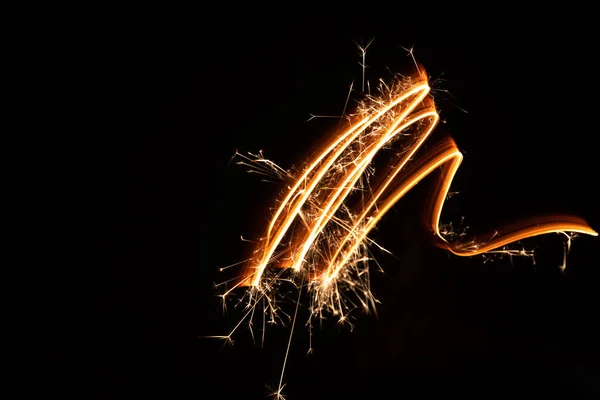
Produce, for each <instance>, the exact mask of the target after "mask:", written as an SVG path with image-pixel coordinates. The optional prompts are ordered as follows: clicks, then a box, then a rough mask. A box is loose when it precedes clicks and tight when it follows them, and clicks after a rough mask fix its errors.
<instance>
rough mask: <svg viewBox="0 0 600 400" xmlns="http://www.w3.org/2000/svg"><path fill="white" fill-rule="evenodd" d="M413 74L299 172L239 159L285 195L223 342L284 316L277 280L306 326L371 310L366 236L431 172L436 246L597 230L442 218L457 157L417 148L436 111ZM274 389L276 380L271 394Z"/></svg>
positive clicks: (462, 249)
mask: <svg viewBox="0 0 600 400" xmlns="http://www.w3.org/2000/svg"><path fill="white" fill-rule="evenodd" d="M363 61H364V60H363ZM417 70H418V72H417V73H416V74H415V75H414V76H412V77H402V78H398V79H396V80H395V81H394V82H393V83H391V84H389V85H388V84H386V83H385V82H383V81H381V82H380V94H379V95H378V96H370V95H369V96H366V99H365V100H363V101H362V102H361V103H360V105H359V107H358V110H357V111H356V112H355V113H354V114H353V115H350V116H349V117H348V120H349V122H350V123H349V125H348V126H347V127H346V128H345V130H342V131H341V133H339V134H337V135H335V136H334V137H333V138H332V139H331V140H330V141H329V142H328V143H326V144H325V145H323V146H321V147H320V148H319V149H318V150H317V151H316V152H315V154H314V156H313V157H312V159H311V160H310V161H309V162H308V163H307V164H306V165H305V166H304V168H303V169H302V170H301V171H300V172H293V171H292V172H290V171H286V170H284V169H282V168H280V167H278V166H277V165H275V164H274V163H273V162H271V161H269V160H267V159H265V158H264V157H263V156H262V154H258V155H256V156H254V157H248V156H241V157H242V161H241V162H240V163H241V164H246V165H250V166H252V167H253V168H254V172H258V173H262V174H267V175H275V176H277V177H278V178H281V179H283V180H284V182H286V184H287V185H286V186H287V191H286V192H284V193H283V195H282V196H281V198H280V199H279V200H278V202H277V204H276V207H275V208H274V209H273V214H272V216H271V217H270V220H269V222H268V224H267V226H266V229H265V231H264V235H263V236H262V237H261V238H260V239H259V240H257V241H256V248H255V250H254V252H253V253H252V255H251V257H250V258H249V259H248V260H247V261H246V262H245V264H246V267H245V272H244V274H243V275H242V277H241V278H240V279H239V280H238V281H237V283H235V284H234V285H233V287H231V288H229V289H228V290H227V291H225V293H224V294H223V295H222V297H223V300H225V297H226V296H228V295H229V294H230V293H231V292H232V291H233V290H235V289H236V288H240V287H245V288H246V289H247V290H246V291H245V294H244V297H243V298H242V300H245V301H246V303H245V305H246V308H247V312H246V313H245V315H244V317H243V318H242V321H240V323H238V324H237V325H236V326H235V328H234V329H233V331H231V333H230V334H229V335H227V336H221V338H225V339H228V340H231V335H232V334H233V332H234V331H235V330H236V329H237V328H238V327H239V326H240V325H241V323H242V322H243V321H244V320H246V321H248V323H249V326H250V328H252V321H253V320H254V316H255V309H256V308H257V306H259V305H262V306H264V311H263V312H259V313H257V314H260V315H262V319H263V322H262V323H263V340H264V325H265V320H266V319H267V318H268V320H269V321H268V322H277V321H278V320H282V318H288V319H289V320H291V319H292V317H290V316H288V315H287V314H284V313H283V312H282V311H281V308H280V307H279V306H278V299H277V296H276V294H277V288H278V287H279V286H280V285H281V284H282V283H283V282H291V283H292V284H294V285H295V286H296V287H298V288H299V289H301V288H302V290H303V291H304V293H307V294H308V295H309V297H310V301H309V306H308V308H309V311H310V317H309V321H308V324H307V325H309V327H310V326H312V325H311V320H312V319H313V318H319V319H321V318H325V315H326V314H329V315H334V316H337V318H338V321H339V322H347V317H348V314H349V312H350V311H352V310H353V309H356V308H361V309H363V310H365V311H367V312H368V311H369V310H374V308H375V303H376V300H375V299H374V297H373V295H372V294H371V292H370V289H369V267H368V262H369V261H371V260H372V257H371V256H370V252H369V249H370V247H371V245H376V243H374V242H373V241H372V240H371V239H369V238H368V235H369V233H370V232H371V231H372V230H373V229H374V228H375V226H376V225H377V223H378V222H379V221H381V219H382V218H383V216H384V215H385V214H386V212H387V211H389V210H390V209H391V208H392V207H393V206H394V204H396V203H397V202H398V201H399V200H400V199H401V198H402V197H403V196H404V195H405V194H406V193H408V192H409V191H410V190H411V189H412V188H413V187H414V186H415V185H417V184H418V183H419V182H421V181H422V180H423V179H424V178H425V177H427V176H429V175H430V174H431V173H433V172H434V171H439V172H440V174H439V179H438V180H437V181H436V183H435V185H436V186H435V189H436V190H435V192H434V193H435V195H434V196H432V197H431V198H430V199H427V200H428V203H429V206H428V208H427V209H426V214H427V215H426V219H425V223H426V227H427V229H428V230H429V231H430V232H431V236H432V238H433V239H434V241H435V244H436V245H437V246H439V247H441V248H443V249H446V250H447V251H449V252H451V253H453V254H455V255H457V256H461V257H466V256H475V255H480V254H490V253H492V254H493V253H500V254H511V255H519V254H521V255H528V254H530V253H528V252H526V251H524V250H515V249H510V248H507V247H506V246H507V245H510V244H512V243H515V242H517V241H519V240H522V239H526V238H531V237H534V236H538V235H544V234H550V233H561V234H565V235H567V237H568V238H569V240H570V238H571V237H572V236H571V235H574V234H586V235H593V236H597V232H596V231H594V230H593V229H592V228H591V227H590V226H589V225H588V224H587V223H586V222H585V221H584V220H583V219H580V218H578V217H574V216H568V215H557V216H552V217H544V218H536V219H532V220H531V221H526V222H522V223H520V224H518V225H514V226H507V227H505V228H502V229H498V230H496V231H493V232H491V233H490V234H487V235H479V236H477V237H474V238H472V239H470V240H464V239H463V237H464V236H463V235H457V234H456V232H454V231H453V230H452V229H451V228H450V226H449V225H443V224H441V222H440V218H441V213H442V210H443V207H444V201H445V199H446V198H447V197H448V193H449V189H450V185H451V183H452V181H453V178H454V176H455V174H456V172H457V170H458V168H459V166H460V164H461V161H462V159H463V156H462V154H461V152H460V151H459V149H458V147H457V146H456V144H455V143H454V141H453V140H452V139H451V138H444V139H442V140H440V141H438V142H437V143H435V144H434V145H433V146H431V147H429V148H424V146H423V144H424V143H425V142H426V141H427V139H428V138H430V136H431V134H432V132H433V131H434V129H435V127H436V125H437V123H438V122H439V120H440V117H439V114H438V112H437V110H436V107H435V104H434V101H433V98H432V97H431V95H430V90H431V89H430V86H429V83H428V79H427V76H426V74H425V72H424V70H423V69H422V68H421V67H417ZM384 152H387V153H388V154H387V158H386V163H385V165H383V166H380V165H378V164H377V161H378V159H377V157H376V156H378V155H379V154H381V153H384ZM375 165H377V167H375ZM376 170H377V173H376ZM569 243H570V242H569ZM286 271H287V272H286ZM284 272H285V273H284ZM242 300H240V301H242ZM297 311H298V310H297V308H296V312H297ZM282 313H283V316H282ZM295 315H296V313H294V318H293V325H294V323H295ZM293 325H292V326H293ZM292 329H293V328H292ZM251 332H252V329H251ZM253 335H254V334H253ZM288 350H289V349H288ZM286 354H287V353H286ZM286 361H287V355H286ZM284 365H285V362H284ZM282 377H283V372H282ZM281 389H282V382H280V385H279V389H278V391H277V393H276V394H277V395H278V396H280V395H281Z"/></svg>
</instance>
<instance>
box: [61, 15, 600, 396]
mask: <svg viewBox="0 0 600 400" xmlns="http://www.w3.org/2000/svg"><path fill="white" fill-rule="evenodd" d="M367 6H369V5H368V4H364V5H362V6H361V7H359V8H357V9H356V10H350V11H345V12H342V11H339V12H333V13H324V12H318V11H313V10H311V9H309V7H308V6H302V7H301V10H300V9H295V10H290V11H288V12H279V13H274V14H272V15H271V14H270V13H271V12H273V10H269V9H267V8H265V9H264V10H257V9H254V10H247V11H241V10H237V11H236V12H235V15H232V11H233V10H228V11H227V12H225V11H224V10H219V11H217V10H202V11H198V12H194V13H191V12H189V13H188V12H183V11H181V12H180V13H175V14H171V13H169V14H168V15H167V14H166V13H165V14H163V13H161V12H160V10H159V12H153V13H150V14H145V13H143V12H141V11H139V12H138V11H136V12H132V13H129V12H128V13H127V14H126V15H124V14H122V13H121V12H120V11H115V12H114V15H113V14H112V13H111V14H110V16H108V17H106V18H96V17H94V16H90V17H89V18H82V19H81V20H80V21H79V22H78V23H76V24H75V26H72V25H69V27H68V28H67V27H66V26H57V27H56V30H57V31H60V32H61V38H62V39H61V40H59V41H57V42H56V43H55V51H54V53H53V54H54V56H55V57H56V58H55V59H56V66H57V67H58V69H59V70H60V72H61V74H60V76H61V80H59V82H58V83H56V85H57V87H59V86H60V87H61V88H62V89H61V90H63V91H64V92H65V93H66V94H67V96H66V97H68V98H69V102H68V107H65V109H64V111H63V114H60V115H59V117H64V118H65V120H67V119H68V121H69V122H68V124H67V125H68V126H69V127H72V128H74V129H73V130H72V132H73V133H74V134H73V135H67V134H66V133H67V132H71V131H70V130H68V129H65V135H64V136H61V135H59V136H58V138H57V143H58V144H59V145H60V148H61V150H63V151H64V154H65V155H66V157H57V160H56V165H58V166H59V167H60V168H61V169H60V171H61V176H62V177H64V178H67V179H64V182H65V184H64V186H60V185H59V184H57V185H56V187H55V190H56V191H57V192H56V193H58V194H62V193H68V196H65V200H64V201H62V202H61V206H62V207H64V213H63V214H62V215H68V216H72V217H73V218H64V219H61V221H62V223H63V225H64V226H65V227H66V228H67V229H66V231H67V232H68V235H69V236H68V240H66V241H65V242H66V243H67V244H68V249H69V251H68V252H67V251H65V255H64V256H63V257H62V258H61V269H60V270H59V273H58V274H57V275H56V276H57V278H58V279H57V281H58V286H56V292H55V293H56V294H55V296H54V298H53V300H56V304H55V303H52V304H53V305H55V307H53V310H54V311H53V312H54V315H53V319H52V321H53V324H54V325H53V326H54V327H55V328H54V331H55V332H57V335H56V339H55V342H54V343H53V345H52V348H53V349H55V350H56V352H55V353H56V354H55V355H56V356H57V360H56V362H53V363H52V367H51V369H52V372H53V376H56V379H55V380H54V383H55V386H54V387H56V388H57V390H58V391H59V392H58V393H61V394H63V395H67V394H69V395H70V394H73V395H75V396H76V397H78V398H120V397H128V398H131V397H133V398H137V397H140V398H141V397H160V398H207V399H212V398H215V399H219V398H228V399H229V398H231V399H234V398H236V399H237V398H240V399H241V398H244V399H249V398H264V396H265V395H267V394H268V393H269V390H268V389H266V385H268V386H270V387H271V388H275V387H277V383H278V380H279V373H280V371H281V363H282V361H283V355H284V351H285V345H286V342H287V339H288V336H287V335H288V334H289V329H288V328H284V327H273V328H272V329H271V330H270V331H268V332H267V341H266V344H265V347H264V348H261V347H260V346H259V345H254V344H252V342H251V339H250V335H249V333H248V331H247V330H245V329H240V330H239V331H237V332H236V334H235V336H234V340H235V344H234V346H233V347H223V346H222V343H221V342H218V341H215V340H209V339H199V338H198V336H203V335H220V334H226V333H227V332H228V330H229V329H231V328H232V327H233V326H234V325H235V323H237V321H238V319H239V317H240V316H241V314H240V313H239V312H238V311H236V310H235V309H233V308H232V307H231V305H230V312H228V313H227V314H226V315H223V312H222V310H221V306H220V303H219V299H218V298H217V297H216V295H217V294H218V291H216V290H215V289H214V287H213V284H214V283H217V282H220V281H222V280H223V279H224V278H226V276H222V274H221V275H220V274H218V273H217V268H218V267H219V266H225V265H229V264H232V263H235V262H237V261H240V260H242V259H244V257H245V254H246V252H247V251H249V250H250V247H248V246H247V244H246V243H242V242H241V241H240V235H243V236H244V237H248V238H253V237H255V236H256V235H258V234H259V233H260V230H261V229H262V228H261V227H262V226H263V224H264V222H265V218H266V217H265V214H264V210H265V208H266V207H268V206H269V205H270V203H269V202H270V201H272V199H273V196H274V195H276V194H277V192H278V189H279V187H278V186H277V185H273V184H267V183H263V182H260V181H259V179H257V178H256V177H255V176H252V175H248V174H247V173H246V172H245V170H244V169H243V168H242V167H238V166H235V165H234V164H231V163H229V160H230V158H231V157H232V156H233V155H234V153H235V151H236V149H239V150H240V151H251V152H256V151H258V150H263V151H264V153H265V155H266V156H267V157H268V158H270V159H272V160H274V161H275V162H277V163H278V164H279V165H281V166H283V167H284V168H289V167H291V166H292V165H298V163H300V162H301V161H302V160H303V155H304V154H305V153H306V152H307V151H308V150H310V149H311V143H313V142H314V141H316V140H319V139H320V138H322V137H323V135H326V134H327V133H329V132H331V130H332V128H333V127H335V123H336V121H333V122H332V121H331V120H323V119H319V120H313V121H310V122H306V121H307V119H308V118H309V115H310V114H311V113H313V114H322V115H338V114H340V113H341V110H342V108H343V106H344V102H345V99H346V96H347V92H348V87H349V85H350V83H351V82H352V81H353V80H354V81H355V85H354V88H355V91H354V93H353V97H354V98H355V99H356V98H360V90H359V89H360V83H361V67H360V66H359V64H358V62H359V61H360V56H359V52H358V51H357V47H356V43H361V42H362V43H366V42H368V41H369V40H371V39H373V38H374V41H373V43H372V45H371V47H370V48H369V51H368V53H367V64H368V66H369V68H368V69H367V78H368V79H369V80H370V81H371V82H375V81H376V80H377V79H378V78H380V77H381V78H383V79H389V78H390V77H391V73H390V72H389V71H392V72H394V73H409V72H411V68H412V60H411V59H410V57H407V55H406V51H405V50H403V49H402V47H411V46H414V54H415V56H416V58H417V60H418V61H419V62H420V63H422V65H424V66H425V68H426V69H427V71H428V73H429V75H430V77H431V79H432V81H434V80H435V81H437V82H438V83H437V84H436V85H435V87H436V88H437V89H440V90H436V91H434V92H433V95H434V97H435V99H436V104H437V106H438V108H439V110H440V113H441V116H442V119H443V120H444V121H445V123H441V124H440V130H444V131H446V132H448V133H449V134H450V135H452V137H454V139H455V140H456V142H457V144H458V146H459V148H460V149H461V150H462V151H463V153H464V155H465V159H464V161H463V164H462V166H461V168H460V170H459V173H458V175H457V177H456V179H455V181H454V184H453V189H455V190H457V191H459V192H460V194H459V195H458V196H457V197H454V198H453V199H452V200H451V201H449V203H448V207H447V209H446V213H445V215H444V220H453V221H458V220H460V218H461V216H465V218H466V222H467V224H468V225H471V226H473V228H478V227H487V226H491V227H493V226H494V224H496V223H503V222H505V221H507V220H509V219H511V218H518V217H520V216H527V215H538V214H544V213H548V212H564V213H571V214H574V215H578V216H581V217H583V218H585V219H586V220H587V221H588V222H589V223H590V225H591V226H592V227H594V228H595V229H596V230H598V229H599V228H600V215H599V214H598V211H597V204H598V202H597V195H596V192H595V182H596V181H597V179H598V178H597V177H598V163H597V147H596V144H595V143H596V135H597V132H598V125H597V122H596V115H595V114H596V108H597V107H596V104H597V97H596V93H597V89H598V83H597V81H596V76H595V74H596V71H597V62H596V61H595V60H594V54H593V53H594V52H593V51H592V50H591V49H592V40H591V25H590V24H591V23H592V22H593V21H587V20H586V19H585V18H583V17H582V15H583V14H585V11H584V10H574V11H571V12H570V13H568V12H566V11H564V10H557V11H551V10H546V13H545V14H544V16H542V15H531V16H524V15H521V14H518V13H512V12H505V13H500V11H499V10H495V9H493V8H490V10H489V11H486V12H483V11H477V10H471V11H470V12H471V13H473V17H472V18H469V19H467V18H464V17H463V18H459V19H454V17H452V16H451V14H449V15H443V13H441V12H440V13H439V14H440V15H439V16H438V17H434V16H433V15H432V12H431V10H416V11H415V10H405V9H402V8H400V7H398V6H397V7H394V8H386V7H383V6H378V7H373V10H372V12H366V11H365V12H363V11H362V7H365V8H366V7H367ZM225 8H227V7H225ZM232 8H233V6H232ZM497 13H498V14H497ZM504 14H505V15H504ZM573 19H576V20H577V21H578V22H577V23H573V24H572V25H569V27H568V28H567V25H566V22H565V21H567V20H571V21H572V20H573ZM388 68H389V70H388ZM62 77H64V79H62ZM61 82H64V83H65V85H64V86H63V85H62V84H61ZM443 89H445V90H447V91H449V93H450V94H448V93H446V92H445V91H443ZM462 110H466V111H467V112H466V113H465V112H463V111H462ZM424 195H426V191H424V190H423V189H422V188H419V187H418V188H416V189H415V190H414V191H413V192H411V193H410V194H409V195H408V196H407V197H406V199H404V200H403V201H402V202H401V203H399V204H398V205H397V207H395V208H394V210H393V211H392V212H390V214H389V216H387V217H386V218H385V219H384V220H383V221H382V222H381V223H380V226H379V227H378V229H377V230H376V231H374V232H373V234H372V237H373V238H374V239H375V240H377V241H378V242H379V243H381V244H382V245H384V246H385V247H387V248H388V249H389V250H391V251H392V252H393V253H394V254H395V255H396V256H397V257H396V258H394V257H390V256H386V255H384V254H381V255H380V257H381V258H379V261H380V263H381V264H382V266H383V269H384V271H385V273H375V271H373V275H374V283H373V285H374V286H373V291H374V293H375V295H376V297H377V298H379V299H380V300H381V301H382V304H381V305H380V307H379V308H378V316H377V317H376V316H374V315H362V314H360V313H357V314H356V315H355V317H356V318H355V320H354V321H353V322H354V326H355V327H354V330H353V331H350V329H349V328H347V327H341V328H340V327H338V326H337V325H336V324H334V323H331V324H326V327H325V328H324V329H323V330H322V331H320V330H319V329H316V331H315V332H314V333H315V334H314V336H313V347H315V353H314V354H313V355H311V356H310V357H306V356H305V353H306V350H307V331H306V329H305V328H304V327H303V326H300V328H299V329H298V330H297V332H296V333H295V335H294V341H293V342H292V348H291V351H290V359H289V364H288V368H287V369H286V377H285V381H286V382H287V386H286V388H285V390H284V393H287V394H288V395H289V398H290V399H305V398H307V399H308V398H310V399H319V398H347V397H350V398H406V396H409V397H410V398H422V397H430V396H431V397H433V396H435V397H437V396H439V395H449V396H450V395H459V396H477V397H478V398H480V397H484V398H487V397H493V396H495V395H508V394H513V393H519V394H529V395H547V394H556V393H560V394H564V395H568V396H570V397H571V398H578V397H581V396H583V395H590V394H592V393H594V392H595V391H597V390H598V387H597V381H598V378H599V375H598V361H597V360H598V356H600V345H599V342H598V334H599V333H600V331H599V328H598V327H597V326H596V321H595V319H596V315H597V310H598V305H600V295H599V292H598V289H597V288H598V284H599V283H600V273H599V272H598V268H597V257H598V255H597V248H598V241H597V239H596V238H591V237H583V238H580V239H578V240H575V241H574V245H573V249H572V252H571V254H570V256H569V259H568V268H567V270H566V271H565V273H564V274H563V273H560V271H559V269H558V265H559V264H560V263H561V261H562V243H563V241H562V240H561V239H560V238H559V237H556V236H553V235H550V236H548V237H543V238H537V239H532V240H528V241H525V242H524V244H525V245H526V246H528V247H530V248H535V250H536V253H537V256H536V261H537V262H536V264H535V265H533V264H532V263H531V260H518V259H516V260H514V263H512V264H511V263H510V262H509V260H507V259H504V260H497V261H494V262H492V263H483V262H482V259H480V258H473V259H464V258H457V257H454V256H449V255H448V254H447V253H445V252H443V251H442V250H439V249H435V248H431V247H430V246H429V243H428V242H427V241H424V240H423V238H422V237H421V234H419V232H420V229H421V228H420V226H419V225H418V221H417V218H416V217H415V216H416V215H418V213H419V212H420V210H421V209H420V206H421V204H422V203H423V201H422V196H424ZM66 248H67V247H65V249H66ZM292 310H293V308H292Z"/></svg>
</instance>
